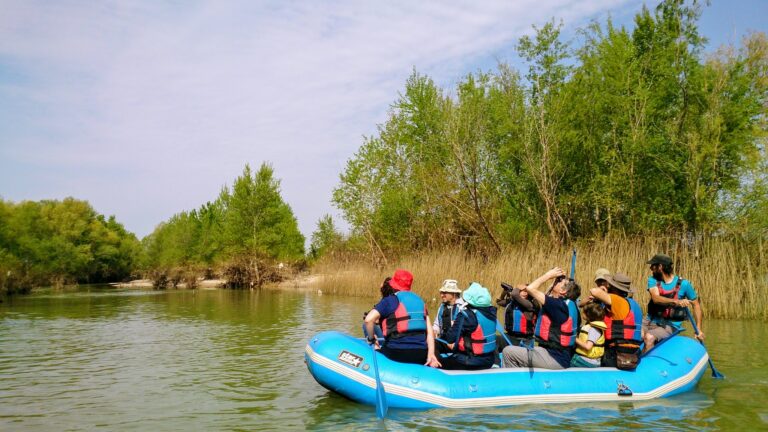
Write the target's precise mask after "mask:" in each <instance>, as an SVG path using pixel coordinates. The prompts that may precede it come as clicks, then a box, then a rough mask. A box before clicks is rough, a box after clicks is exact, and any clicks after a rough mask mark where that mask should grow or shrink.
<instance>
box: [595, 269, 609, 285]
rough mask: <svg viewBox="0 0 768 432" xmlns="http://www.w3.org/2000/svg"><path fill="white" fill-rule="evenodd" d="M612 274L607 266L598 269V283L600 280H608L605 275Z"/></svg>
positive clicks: (596, 279)
mask: <svg viewBox="0 0 768 432" xmlns="http://www.w3.org/2000/svg"><path fill="white" fill-rule="evenodd" d="M610 275H611V271H610V270H608V269H606V268H599V269H597V271H596V272H595V283H597V281H600V280H606V279H605V277H606V276H610Z"/></svg>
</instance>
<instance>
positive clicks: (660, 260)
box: [646, 254, 672, 265]
mask: <svg viewBox="0 0 768 432" xmlns="http://www.w3.org/2000/svg"><path fill="white" fill-rule="evenodd" d="M646 264H665V265H672V258H670V256H669V255H664V254H656V255H654V256H653V258H651V259H649V260H648V261H647V262H646Z"/></svg>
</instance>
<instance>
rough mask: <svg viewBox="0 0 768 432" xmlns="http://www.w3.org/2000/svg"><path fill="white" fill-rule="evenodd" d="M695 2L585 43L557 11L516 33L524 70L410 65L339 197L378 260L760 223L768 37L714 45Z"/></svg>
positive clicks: (599, 32)
mask: <svg viewBox="0 0 768 432" xmlns="http://www.w3.org/2000/svg"><path fill="white" fill-rule="evenodd" d="M699 15H700V8H699V5H698V3H696V2H693V3H692V4H689V3H686V2H684V1H681V0H667V1H664V2H662V3H661V4H660V5H659V6H658V7H657V8H656V9H655V10H649V9H647V8H645V7H644V8H643V9H642V10H641V11H640V12H639V13H638V14H637V15H636V17H635V22H634V28H632V29H627V28H623V27H621V28H617V27H615V26H614V25H613V23H612V22H611V21H608V22H606V23H605V24H599V23H596V22H595V23H592V24H591V25H590V26H589V27H587V28H586V29H583V30H582V31H581V32H580V35H581V38H582V40H583V43H582V44H581V45H580V46H579V47H578V48H576V49H574V48H572V47H571V46H569V45H568V44H566V43H565V42H563V41H562V38H561V36H560V26H559V25H557V24H556V23H555V22H550V23H547V24H546V25H544V26H543V27H541V28H539V29H536V32H535V34H534V35H532V36H526V37H523V38H521V40H520V41H519V43H518V45H517V50H518V52H519V54H520V56H521V57H522V58H523V59H524V60H525V61H526V62H527V63H528V66H529V67H528V69H527V71H526V73H525V74H521V73H520V72H517V71H516V70H514V69H513V68H511V67H510V66H508V65H505V64H501V65H499V67H498V70H496V71H495V72H479V73H474V74H469V75H467V76H466V77H464V78H463V79H462V80H461V81H460V82H459V83H458V84H457V86H456V88H455V89H454V91H453V92H449V91H446V90H443V89H441V88H439V87H438V86H437V85H435V83H434V82H433V81H432V80H431V79H430V78H429V77H427V76H424V75H422V74H419V73H416V72H414V73H413V74H412V75H411V77H410V78H409V79H408V80H407V81H406V83H405V90H404V91H403V92H402V94H401V95H400V97H399V98H398V100H397V101H396V102H395V103H394V104H393V105H392V108H391V110H390V113H389V116H388V118H387V120H386V121H385V122H384V123H383V124H382V125H380V126H379V127H378V132H377V133H376V134H375V135H374V136H370V137H366V138H365V140H364V143H363V145H362V146H361V147H360V149H359V150H358V152H357V153H356V154H355V155H354V156H353V157H352V159H350V160H349V161H348V163H347V166H346V168H345V170H344V172H343V173H342V174H341V179H340V180H341V181H340V184H339V185H338V187H337V188H336V189H335V191H334V196H333V201H334V203H335V204H336V206H337V207H338V208H339V209H341V211H342V212H343V215H344V217H345V219H346V220H347V221H348V222H349V223H350V225H351V226H352V229H353V236H357V237H359V238H362V239H365V241H366V242H367V243H368V247H369V250H370V253H371V254H372V257H373V258H374V259H375V260H377V261H379V262H384V261H386V259H387V256H388V255H397V254H399V253H400V252H404V251H409V250H416V249H425V248H432V247H445V246H455V245H461V246H462V247H464V248H465V249H467V250H475V251H481V252H486V251H493V250H499V249H500V248H501V246H502V245H503V244H504V243H505V242H510V241H515V240H517V239H521V238H526V237H529V236H532V235H538V234H545V235H547V236H549V237H551V238H552V239H553V240H555V241H559V242H568V241H570V240H572V239H574V238H592V237H595V236H603V235H606V234H608V233H612V232H621V233H625V234H640V235H642V234H649V233H659V232H665V233H679V234H682V235H686V236H688V235H695V236H700V235H706V234H717V233H722V232H724V231H727V230H739V229H745V227H747V226H751V228H750V229H751V230H752V231H751V232H753V233H754V232H761V230H762V232H763V236H764V233H765V227H766V225H765V217H759V216H756V215H757V214H760V212H761V211H762V210H764V209H765V208H766V195H765V194H764V191H765V190H766V180H765V179H766V171H765V170H766V168H765V167H766V163H765V157H766V150H765V131H766V106H767V104H766V101H767V99H766V94H767V92H766V91H767V89H768V79H766V70H767V67H766V65H767V64H768V55H767V52H768V49H766V47H767V45H766V37H765V35H764V34H761V33H755V34H751V35H749V36H747V37H746V38H745V40H744V41H743V43H742V45H741V46H740V47H739V48H738V49H735V48H733V47H726V48H724V49H722V50H720V51H718V52H717V53H715V54H705V53H704V52H703V47H704V43H705V39H704V38H703V37H702V36H701V35H700V34H699V31H698V28H697V23H696V21H697V19H698V17H699ZM746 219H749V220H750V221H751V223H750V224H745V223H744V221H745V220H746ZM761 220H762V221H763V222H760V221H761ZM734 221H737V222H736V223H734ZM755 224H757V226H755ZM761 227H762V228H761Z"/></svg>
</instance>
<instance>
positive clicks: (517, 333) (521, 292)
mask: <svg viewBox="0 0 768 432" xmlns="http://www.w3.org/2000/svg"><path fill="white" fill-rule="evenodd" d="M501 287H502V288H503V289H504V294H502V297H501V298H500V299H499V300H497V301H496V303H497V304H498V305H499V306H503V307H504V330H505V332H506V333H507V338H508V339H509V342H510V343H511V344H512V345H516V346H529V345H531V344H532V343H533V331H534V329H535V328H536V317H537V315H538V313H539V309H541V307H540V306H539V303H538V302H537V301H536V300H534V299H532V298H531V296H530V295H529V294H528V291H526V290H525V285H518V286H517V287H515V288H512V287H511V286H509V285H507V284H506V283H502V284H501ZM496 342H497V343H498V344H499V347H500V349H502V350H503V349H504V347H505V346H506V345H507V343H506V341H505V340H504V338H497V339H496Z"/></svg>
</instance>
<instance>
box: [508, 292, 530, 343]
mask: <svg viewBox="0 0 768 432" xmlns="http://www.w3.org/2000/svg"><path fill="white" fill-rule="evenodd" d="M526 314H527V315H526ZM528 316H530V319H528ZM535 329H536V312H524V311H522V310H521V309H520V306H519V305H518V304H517V303H516V302H515V301H514V300H513V301H511V302H510V303H509V304H508V305H507V307H506V308H505V309H504V330H506V332H507V334H509V335H510V336H516V337H519V338H530V337H531V336H533V331H534V330H535Z"/></svg>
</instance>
